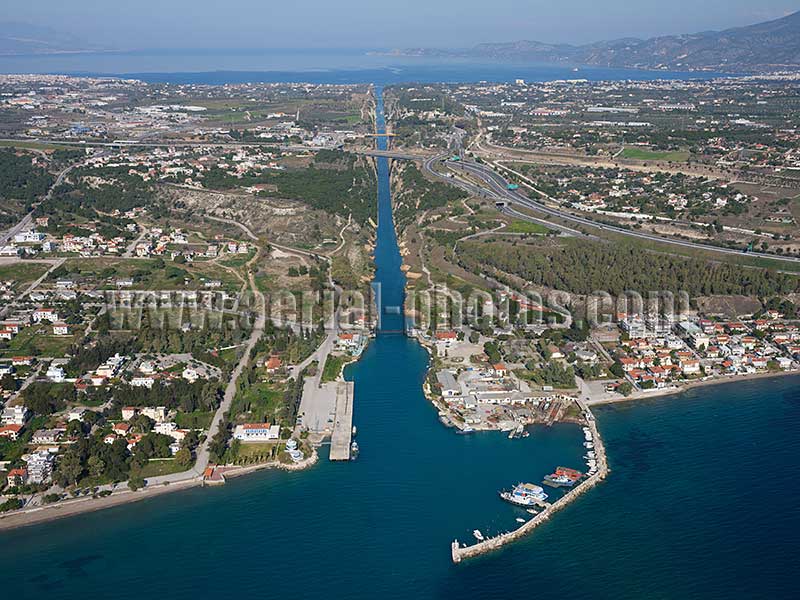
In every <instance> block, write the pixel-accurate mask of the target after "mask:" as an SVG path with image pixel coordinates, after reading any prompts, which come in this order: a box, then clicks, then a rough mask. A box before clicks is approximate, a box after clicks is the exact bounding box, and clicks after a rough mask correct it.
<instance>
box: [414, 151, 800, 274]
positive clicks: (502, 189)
mask: <svg viewBox="0 0 800 600" xmlns="http://www.w3.org/2000/svg"><path fill="white" fill-rule="evenodd" d="M442 159H443V156H442V155H439V156H435V157H431V158H429V159H427V160H426V161H424V162H423V168H424V169H425V170H426V171H428V172H429V173H430V174H432V175H433V176H435V177H437V178H439V179H442V180H444V181H447V182H449V183H454V184H457V185H459V186H460V187H462V188H463V189H466V190H467V191H470V192H471V193H476V195H479V196H483V197H486V196H487V194H486V191H487V190H486V189H484V188H481V187H479V186H476V185H474V184H471V183H468V182H464V181H460V180H456V179H452V178H450V177H447V176H446V175H443V174H441V173H439V172H438V171H436V170H434V169H433V165H434V164H435V163H436V162H437V161H441V160H442ZM450 167H451V168H457V169H461V170H463V171H464V172H466V173H468V174H470V175H472V176H473V177H476V178H478V179H480V180H481V181H483V182H484V183H485V184H486V185H487V186H488V190H489V192H490V197H494V198H497V199H498V200H502V201H506V202H510V203H512V204H516V205H518V206H523V207H525V208H529V209H531V210H535V211H537V212H540V213H544V214H546V215H549V216H552V217H556V218H559V219H563V220H565V221H568V222H570V223H575V224H577V225H585V226H587V227H593V228H596V229H602V230H605V231H613V232H614V233H619V234H621V235H624V236H628V237H633V238H638V239H644V240H649V241H652V242H658V243H661V244H670V245H672V246H681V247H684V248H691V249H694V250H704V251H707V252H715V253H717V254H728V255H735V256H742V255H746V256H753V257H757V258H767V259H770V260H775V261H780V262H784V263H791V264H800V258H798V257H794V256H779V255H776V254H765V253H763V252H747V253H746V254H745V253H743V252H742V251H741V250H734V249H731V248H721V247H718V246H712V245H708V244H701V243H699V242H689V241H684V240H678V239H673V238H667V237H662V236H659V235H655V234H652V233H645V232H641V231H633V230H631V229H625V228H623V227H617V226H615V225H606V224H604V223H598V222H596V221H593V220H591V219H587V218H585V217H580V216H576V215H573V214H572V213H569V212H566V211H564V210H561V209H557V208H552V207H550V206H548V205H546V204H544V203H543V202H540V201H537V200H532V199H531V198H528V197H527V196H524V195H522V194H520V193H519V192H518V191H516V190H509V189H508V183H509V182H508V181H507V180H506V179H505V178H504V177H503V176H502V175H500V174H499V173H497V172H496V171H494V170H493V169H492V168H491V167H488V166H486V165H482V164H480V163H474V162H466V161H462V162H459V163H452V164H451V165H450ZM551 200H552V199H551Z"/></svg>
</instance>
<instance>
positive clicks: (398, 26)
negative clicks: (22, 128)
mask: <svg viewBox="0 0 800 600" xmlns="http://www.w3.org/2000/svg"><path fill="white" fill-rule="evenodd" d="M4 5H5V7H4V8H3V14H2V16H0V20H3V21H22V22H27V23H32V24H36V25H44V26H48V27H53V28H56V29H58V30H61V31H65V32H69V33H72V34H74V35H76V36H78V37H80V38H82V39H84V40H87V41H92V42H97V43H100V44H105V45H113V46H116V47H126V48H155V47H161V48H168V47H194V48H199V47H204V48H246V47H250V48H254V47H260V48H278V47H284V48H288V47H349V48H369V47H376V48H396V47H409V46H450V47H466V46H471V45H473V44H475V43H479V42H495V41H498V42H499V41H513V40H520V39H529V40H540V41H544V42H569V43H582V42H589V41H597V40H603V39H612V38H619V37H625V36H637V37H650V36H654V35H662V34H673V33H689V32H696V31H703V30H707V29H724V28H727V27H735V26H740V25H747V24H751V23H755V22H758V21H764V20H769V19H773V18H777V17H781V16H783V15H784V14H788V13H789V12H793V11H795V10H798V9H800V2H798V1H797V0H795V1H794V2H792V1H789V0H669V1H664V0H488V1H487V0H481V1H476V0H395V1H392V2H390V1H388V0H382V1H379V0H278V1H275V0H222V1H221V2H220V1H214V2H212V1H210V0H137V1H129V0H25V1H13V0H5V2H4Z"/></svg>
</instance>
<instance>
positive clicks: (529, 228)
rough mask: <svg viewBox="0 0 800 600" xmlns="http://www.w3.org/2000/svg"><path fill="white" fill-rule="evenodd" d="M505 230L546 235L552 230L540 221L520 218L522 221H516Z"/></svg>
mask: <svg viewBox="0 0 800 600" xmlns="http://www.w3.org/2000/svg"><path fill="white" fill-rule="evenodd" d="M503 231H504V232H507V233H530V234H537V235H545V234H547V233H548V232H549V231H550V230H549V229H548V228H547V227H545V226H544V225H540V224H539V223H530V222H528V221H521V220H520V221H514V222H513V223H511V224H510V225H509V226H508V227H506V228H505V229H504V230H503Z"/></svg>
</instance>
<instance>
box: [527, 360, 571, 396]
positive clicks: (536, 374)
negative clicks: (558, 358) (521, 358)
mask: <svg viewBox="0 0 800 600" xmlns="http://www.w3.org/2000/svg"><path fill="white" fill-rule="evenodd" d="M519 375H520V377H522V378H523V379H528V380H530V381H533V382H534V383H537V384H539V385H549V386H552V387H554V388H559V389H572V388H574V387H575V370H574V369H573V368H572V367H571V366H568V367H563V366H562V365H561V364H560V363H558V362H555V361H549V362H546V363H545V364H544V366H543V367H541V368H539V369H529V370H527V371H520V372H519Z"/></svg>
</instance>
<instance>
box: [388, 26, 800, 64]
mask: <svg viewBox="0 0 800 600" xmlns="http://www.w3.org/2000/svg"><path fill="white" fill-rule="evenodd" d="M399 53H400V54H403V55H413V56H458V57H467V58H480V59H492V60H500V61H508V62H520V61H525V62H538V63H549V64H567V65H573V66H575V65H587V66H598V67H621V68H622V67H624V68H639V69H664V70H677V71H680V70H683V71H685V70H706V71H721V72H742V73H754V72H755V73H757V72H766V71H776V70H781V69H790V70H795V69H800V11H799V12H796V13H793V14H791V15H788V16H786V17H783V18H780V19H776V20H774V21H768V22H765V23H758V24H756V25H750V26H747V27H737V28H734V29H727V30H724V31H706V32H701V33H694V34H687V35H670V36H661V37H656V38H650V39H644V40H643V39H636V38H625V39H619V40H611V41H604V42H597V43H592V44H585V45H580V46H574V45H570V44H545V43H542V42H536V41H519V42H509V43H497V44H491V43H490V44H479V45H477V46H475V47H473V48H469V49H465V50H428V49H413V50H406V51H401V52H399Z"/></svg>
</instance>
